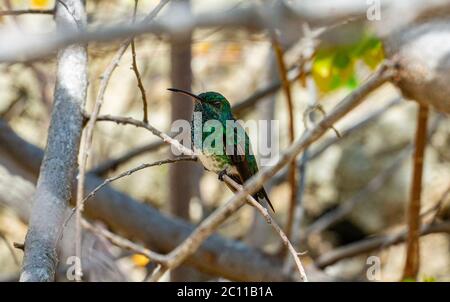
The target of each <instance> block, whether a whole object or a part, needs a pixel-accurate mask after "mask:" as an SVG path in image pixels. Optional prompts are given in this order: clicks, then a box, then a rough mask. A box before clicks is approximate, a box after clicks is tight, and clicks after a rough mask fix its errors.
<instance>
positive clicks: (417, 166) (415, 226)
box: [403, 104, 429, 279]
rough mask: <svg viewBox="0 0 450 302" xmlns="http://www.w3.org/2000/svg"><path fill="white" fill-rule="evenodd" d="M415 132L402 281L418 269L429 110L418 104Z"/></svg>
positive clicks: (415, 275)
mask: <svg viewBox="0 0 450 302" xmlns="http://www.w3.org/2000/svg"><path fill="white" fill-rule="evenodd" d="M418 106H419V111H418V113H417V130H416V139H415V150H414V166H413V175H412V182H411V197H410V198H411V200H410V202H409V207H408V237H407V248H406V262H405V268H404V271H403V279H406V278H413V279H416V277H417V273H418V272H419V267H420V247H419V232H420V224H421V221H420V199H421V195H422V172H423V162H424V159H425V147H426V145H427V124H428V112H429V108H428V106H426V105H422V104H418Z"/></svg>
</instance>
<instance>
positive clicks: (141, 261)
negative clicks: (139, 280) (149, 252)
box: [131, 254, 150, 267]
mask: <svg viewBox="0 0 450 302" xmlns="http://www.w3.org/2000/svg"><path fill="white" fill-rule="evenodd" d="M131 260H132V261H133V263H134V264H135V265H137V266H142V267H144V266H146V265H147V264H148V263H149V262H150V259H148V257H147V256H144V255H142V254H134V255H132V256H131Z"/></svg>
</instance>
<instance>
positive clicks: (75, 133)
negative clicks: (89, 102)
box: [20, 0, 87, 281]
mask: <svg viewBox="0 0 450 302" xmlns="http://www.w3.org/2000/svg"><path fill="white" fill-rule="evenodd" d="M64 3H65V4H64V5H66V6H68V7H70V12H69V11H68V10H67V9H66V8H65V7H63V4H61V3H60V2H58V3H57V7H58V9H57V11H56V22H57V24H58V26H59V27H63V26H64V27H68V26H70V27H71V28H72V29H73V30H79V28H80V25H81V26H83V25H84V24H85V20H86V14H85V10H84V5H83V1H79V0H66V1H65V2H64ZM59 6H61V7H59ZM78 22H80V24H78ZM86 69H87V53H86V47H85V46H84V45H72V46H70V47H67V48H65V49H63V50H61V51H60V52H59V54H58V71H57V80H56V88H55V95H54V98H55V101H54V105H53V112H52V117H51V122H50V129H49V132H48V139H47V147H46V151H45V156H44V160H43V162H42V166H41V170H40V173H39V178H38V184H37V189H36V193H35V195H34V197H33V199H34V204H33V210H32V212H31V218H30V226H29V229H28V233H27V237H26V240H25V256H24V257H25V258H24V262H23V267H22V273H21V276H20V280H21V281H52V280H53V279H54V277H55V268H56V264H57V262H58V260H57V255H56V244H57V241H58V237H59V232H60V231H61V229H62V224H63V222H64V214H65V212H66V210H67V207H68V203H69V200H70V196H71V190H70V188H71V185H72V182H73V176H74V172H75V166H76V161H77V154H78V148H79V143H80V136H81V129H82V122H83V116H82V108H83V106H84V103H85V100H86V89H87V70H86Z"/></svg>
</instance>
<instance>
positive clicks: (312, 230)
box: [301, 117, 440, 241]
mask: <svg viewBox="0 0 450 302" xmlns="http://www.w3.org/2000/svg"><path fill="white" fill-rule="evenodd" d="M439 122H440V118H439V117H438V118H436V120H434V121H433V123H432V125H431V127H430V130H429V131H428V137H432V136H433V134H434V133H435V132H436V130H437V129H438V125H439ZM412 150H413V145H412V143H410V144H408V145H406V146H405V147H404V148H403V150H402V151H400V154H399V155H398V156H397V158H396V159H395V160H394V162H393V163H392V164H390V165H389V166H387V167H386V168H385V169H383V170H382V171H380V172H379V173H378V174H377V175H375V176H374V177H373V178H372V179H371V180H370V181H369V182H368V183H367V185H366V186H365V187H364V188H362V189H361V190H359V191H358V192H357V193H356V194H354V195H353V196H352V197H350V198H349V199H348V200H346V201H344V202H342V203H341V204H340V206H339V207H338V208H336V209H334V210H332V211H330V212H328V213H326V214H325V215H323V216H321V217H320V218H319V219H317V220H316V221H315V222H314V223H313V224H311V225H310V226H309V227H308V228H307V229H306V230H305V232H304V233H303V235H302V236H301V241H303V240H305V239H306V237H308V236H310V235H311V234H317V233H319V232H322V231H324V230H325V229H327V228H329V227H330V226H332V225H334V224H335V223H336V222H338V221H339V220H341V219H342V218H344V217H345V216H346V215H347V214H349V213H350V212H351V211H352V210H353V209H354V207H355V206H356V205H358V204H359V203H361V202H364V201H367V196H370V195H372V194H374V193H375V192H377V191H378V190H380V189H381V188H382V186H383V185H384V184H385V183H386V181H387V180H388V179H389V178H390V177H392V176H393V174H394V173H395V172H396V171H398V169H399V168H400V167H401V165H402V164H403V162H404V161H405V160H406V159H408V156H410V155H411V152H412Z"/></svg>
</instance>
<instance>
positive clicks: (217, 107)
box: [168, 88, 275, 212]
mask: <svg viewBox="0 0 450 302" xmlns="http://www.w3.org/2000/svg"><path fill="white" fill-rule="evenodd" d="M168 90H170V91H172V92H176V93H182V94H185V95H187V96H189V97H191V98H192V99H193V100H194V101H195V104H194V111H193V114H192V120H191V141H192V142H193V144H192V145H193V150H194V152H195V154H197V157H198V159H199V160H200V162H201V163H202V164H203V167H204V168H205V170H208V171H211V172H214V173H216V174H218V178H219V180H221V181H223V177H224V176H225V175H227V176H229V177H230V178H231V179H233V180H234V181H235V182H237V183H238V184H241V185H242V184H244V182H245V181H247V180H248V179H249V178H250V177H252V176H253V175H255V174H256V173H257V172H258V164H257V161H256V157H255V155H254V154H253V152H252V148H251V143H250V140H249V137H248V135H247V133H246V131H245V130H244V128H243V127H242V126H241V125H240V124H239V123H238V122H237V121H236V119H235V118H234V116H233V113H232V111H231V106H230V103H229V102H228V100H227V99H226V98H225V97H224V96H223V95H222V94H220V93H218V92H213V91H208V92H204V93H201V94H199V95H195V94H193V93H191V92H189V91H185V90H181V89H176V88H168ZM199 115H201V120H200V121H197V122H196V116H197V117H198V116H199ZM197 119H198V118H197ZM211 121H214V122H215V123H216V124H215V125H216V126H219V127H217V128H219V130H218V131H217V129H216V127H208V128H211V129H210V131H204V126H205V124H208V123H209V122H211ZM213 125H214V124H213ZM230 125H232V127H230ZM196 127H201V130H200V131H201V132H200V133H201V139H196V137H195V131H196ZM205 128H206V127H205ZM207 141H208V142H211V143H206V142H207ZM216 142H219V143H218V144H216ZM226 185H227V186H228V187H229V188H230V189H231V191H233V192H235V191H236V190H235V188H233V187H232V186H231V185H229V184H227V183H226ZM253 198H255V200H256V201H258V202H259V203H260V204H262V205H263V206H265V207H267V205H269V206H270V208H271V209H272V211H274V212H275V210H274V208H273V206H272V203H271V202H270V200H269V197H268V196H267V193H266V191H265V190H264V188H263V187H262V188H261V189H260V190H259V191H258V192H256V193H255V194H254V195H253Z"/></svg>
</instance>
